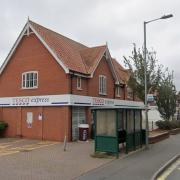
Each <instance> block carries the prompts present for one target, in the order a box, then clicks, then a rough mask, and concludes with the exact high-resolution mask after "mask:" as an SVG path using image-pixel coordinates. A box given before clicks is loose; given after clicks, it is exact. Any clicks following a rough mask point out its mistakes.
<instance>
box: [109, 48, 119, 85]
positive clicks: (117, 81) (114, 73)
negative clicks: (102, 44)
mask: <svg viewBox="0 0 180 180" xmlns="http://www.w3.org/2000/svg"><path fill="white" fill-rule="evenodd" d="M106 53H107V55H108V57H109V60H110V63H111V65H110V68H112V69H111V71H112V73H113V76H114V79H115V84H117V83H118V84H119V83H120V82H119V80H118V76H117V74H116V71H115V69H114V65H113V62H112V58H111V54H110V52H109V49H108V47H107V49H106Z"/></svg>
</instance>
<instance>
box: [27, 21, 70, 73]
mask: <svg viewBox="0 0 180 180" xmlns="http://www.w3.org/2000/svg"><path fill="white" fill-rule="evenodd" d="M29 26H30V28H31V29H32V31H33V32H34V33H35V35H36V36H37V37H38V39H39V40H40V41H41V42H42V43H43V45H44V46H45V47H46V49H47V50H48V51H49V52H50V53H51V55H52V56H53V57H54V59H55V60H56V61H57V62H58V64H59V65H60V66H61V67H62V68H63V69H64V71H65V73H69V69H68V68H67V67H66V66H65V65H64V64H63V63H62V61H61V60H60V59H59V58H58V56H57V55H56V53H55V52H54V51H53V50H52V49H51V48H50V47H49V46H48V45H47V43H46V42H45V41H44V40H43V38H42V37H41V36H40V35H39V34H38V32H37V31H36V30H35V29H34V28H33V26H32V25H31V24H30V23H29Z"/></svg>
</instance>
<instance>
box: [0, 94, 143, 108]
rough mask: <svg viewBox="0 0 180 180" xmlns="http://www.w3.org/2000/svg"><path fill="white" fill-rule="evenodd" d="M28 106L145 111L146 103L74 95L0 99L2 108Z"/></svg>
mask: <svg viewBox="0 0 180 180" xmlns="http://www.w3.org/2000/svg"><path fill="white" fill-rule="evenodd" d="M19 106H20V107H26V106H87V107H101V108H103V107H109V108H110V107H113V108H127V107H128V108H133V109H144V103H143V102H138V101H127V100H118V99H109V98H101V97H92V96H82V95H73V94H61V95H41V96H18V97H2V98H0V107H19Z"/></svg>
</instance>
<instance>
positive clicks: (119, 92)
mask: <svg viewBox="0 0 180 180" xmlns="http://www.w3.org/2000/svg"><path fill="white" fill-rule="evenodd" d="M116 96H117V97H121V87H120V86H116Z"/></svg>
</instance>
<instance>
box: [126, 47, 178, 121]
mask: <svg viewBox="0 0 180 180" xmlns="http://www.w3.org/2000/svg"><path fill="white" fill-rule="evenodd" d="M143 51H144V50H143V48H142V49H140V48H138V49H137V48H136V45H135V44H134V46H133V51H132V55H131V56H129V57H128V58H126V57H124V63H125V66H126V67H128V68H129V70H130V72H131V76H130V79H129V82H128V86H130V87H131V88H132V89H133V91H134V93H135V94H136V95H137V96H138V97H139V98H140V99H141V100H142V101H144V100H145V99H144V98H145V83H144V56H143V53H144V52H143ZM146 51H147V57H146V59H147V60H146V61H147V91H148V93H151V92H155V91H156V92H157V93H158V97H157V106H158V109H159V112H160V114H161V115H162V117H163V118H164V119H166V120H169V119H170V118H171V117H172V116H173V115H174V113H175V112H176V91H175V85H174V84H173V75H172V74H170V73H169V70H168V69H165V70H164V67H163V65H159V64H158V60H157V59H156V52H155V51H153V50H152V51H148V50H146Z"/></svg>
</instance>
